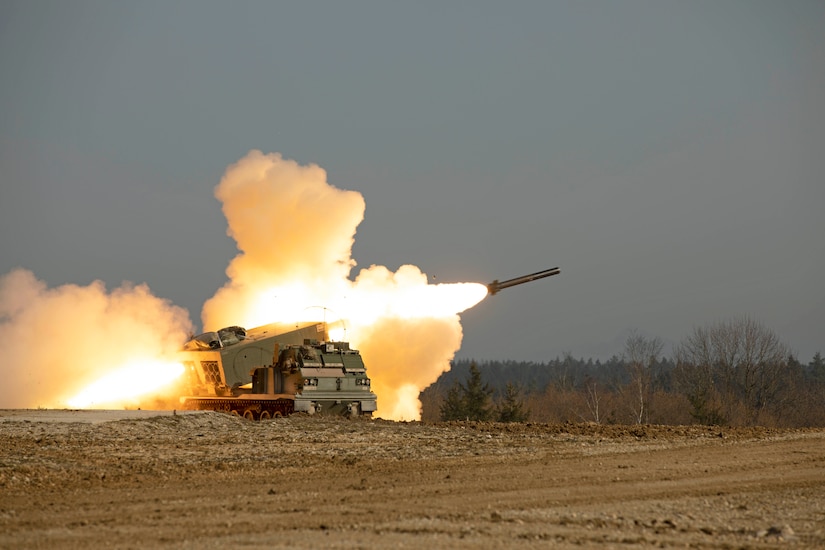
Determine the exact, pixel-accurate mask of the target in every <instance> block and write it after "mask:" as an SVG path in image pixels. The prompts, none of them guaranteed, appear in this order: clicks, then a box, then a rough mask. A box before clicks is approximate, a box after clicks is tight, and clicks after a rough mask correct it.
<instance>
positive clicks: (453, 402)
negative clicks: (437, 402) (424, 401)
mask: <svg viewBox="0 0 825 550" xmlns="http://www.w3.org/2000/svg"><path fill="white" fill-rule="evenodd" d="M466 417H467V415H466V413H465V411H464V392H463V391H462V388H461V385H460V384H459V383H458V382H455V383H453V386H452V387H451V388H450V389H449V390H447V397H446V398H445V399H444V402H443V403H442V404H441V420H443V421H445V422H448V421H450V420H464V419H465V418H466Z"/></svg>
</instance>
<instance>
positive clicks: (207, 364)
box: [181, 323, 377, 420]
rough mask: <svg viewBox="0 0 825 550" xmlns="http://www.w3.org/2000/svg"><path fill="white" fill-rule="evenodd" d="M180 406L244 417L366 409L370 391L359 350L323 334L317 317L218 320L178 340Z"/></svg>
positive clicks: (370, 408)
mask: <svg viewBox="0 0 825 550" xmlns="http://www.w3.org/2000/svg"><path fill="white" fill-rule="evenodd" d="M181 361H182V363H183V365H184V367H185V369H186V374H185V377H186V383H187V384H188V391H189V395H186V396H184V397H181V403H182V404H183V406H184V408H186V409H192V410H212V411H223V412H227V413H230V414H235V415H239V416H243V417H245V418H248V419H250V420H259V419H267V418H272V417H279V416H287V415H290V414H292V413H294V412H300V413H307V414H338V415H347V416H350V417H358V416H367V417H369V416H372V413H373V412H374V411H375V410H376V404H377V397H376V395H375V394H374V393H373V392H372V390H371V388H370V379H369V377H368V376H367V372H366V367H365V365H364V361H363V360H362V359H361V354H360V353H359V352H358V351H357V350H354V349H351V348H350V346H349V343H348V342H331V341H329V338H328V332H327V329H326V324H325V323H304V324H302V325H294V324H293V325H286V324H278V323H274V324H270V325H265V326H262V327H258V328H254V329H250V330H246V329H244V328H242V327H237V326H235V327H226V328H223V329H221V330H219V331H217V332H206V333H204V334H200V335H198V336H196V337H194V338H192V339H191V340H189V341H188V342H187V343H186V344H185V345H184V350H183V351H182V352H181Z"/></svg>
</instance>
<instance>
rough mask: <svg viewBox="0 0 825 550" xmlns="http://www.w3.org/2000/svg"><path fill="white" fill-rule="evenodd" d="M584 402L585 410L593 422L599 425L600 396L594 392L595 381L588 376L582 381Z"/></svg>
mask: <svg viewBox="0 0 825 550" xmlns="http://www.w3.org/2000/svg"><path fill="white" fill-rule="evenodd" d="M584 390H585V396H584V397H585V402H586V403H587V409H588V410H589V411H590V416H592V417H593V422H595V423H596V424H601V416H600V414H599V401H601V399H602V398H601V396H600V395H599V392H598V391H597V390H596V381H595V380H593V379H592V378H590V377H589V376H588V377H587V378H586V379H585V380H584Z"/></svg>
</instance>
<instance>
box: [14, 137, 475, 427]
mask: <svg viewBox="0 0 825 550" xmlns="http://www.w3.org/2000/svg"><path fill="white" fill-rule="evenodd" d="M215 196H216V197H217V198H218V200H219V201H220V202H221V203H222V206H223V212H224V214H225V216H226V220H227V222H228V234H229V236H230V237H232V238H233V239H235V241H236V243H237V246H238V250H239V253H238V255H237V256H236V257H235V258H234V259H232V260H231V262H230V263H229V266H228V267H227V270H226V273H227V275H228V278H229V280H228V282H227V283H226V284H225V285H224V286H223V287H222V288H220V289H219V290H218V291H217V292H216V293H215V295H214V296H213V297H212V298H210V299H209V300H208V301H207V302H206V303H205V304H204V306H203V311H202V320H203V326H204V330H207V331H208V330H216V329H218V328H221V327H224V326H230V325H242V326H246V327H247V328H253V327H257V326H261V325H265V324H269V323H274V322H300V321H321V320H323V321H325V322H327V325H328V327H329V328H330V333H331V337H332V338H334V339H342V340H343V339H346V340H349V341H350V342H351V343H352V344H353V345H354V346H355V347H357V348H360V349H361V352H362V355H363V357H364V361H365V362H366V364H367V366H368V370H369V374H370V377H371V378H372V380H373V389H374V390H375V392H376V393H377V394H378V400H379V401H378V407H379V409H378V415H379V416H381V417H384V418H391V419H417V418H419V416H420V410H419V407H420V403H419V401H418V394H419V392H420V391H421V390H422V389H423V388H425V387H426V386H427V385H429V384H430V383H432V382H434V381H435V380H436V379H437V378H438V376H439V375H440V374H441V373H442V372H444V371H445V370H448V369H449V368H450V360H451V359H452V357H453V355H454V354H455V352H456V351H457V350H458V349H459V347H460V345H461V337H462V333H461V324H460V320H459V317H458V314H459V313H461V312H462V311H464V310H465V309H467V308H469V307H472V306H473V305H475V304H476V303H478V302H479V301H480V300H482V299H483V298H484V296H486V294H487V291H486V287H485V286H484V285H480V284H477V283H454V284H438V285H431V284H428V281H427V277H426V275H425V274H424V273H422V272H421V270H419V269H418V268H417V267H415V266H411V265H405V266H401V267H400V268H399V269H398V270H397V271H395V272H392V271H390V270H389V269H387V268H386V267H383V266H375V265H373V266H370V267H369V268H368V269H363V270H361V271H360V272H359V273H358V275H357V277H355V279H354V280H351V279H350V278H349V277H350V272H351V270H352V269H353V268H354V267H355V262H354V261H353V259H352V257H351V256H352V245H353V242H354V238H355V230H356V228H357V227H358V224H360V223H361V221H362V219H363V217H364V208H365V205H364V199H363V197H362V196H361V194H360V193H358V192H355V191H346V190H342V189H338V188H336V187H334V186H332V185H330V184H329V183H327V176H326V172H325V171H324V170H323V169H321V168H320V167H318V166H315V165H309V166H301V165H299V164H298V163H296V162H295V161H292V160H287V159H284V158H283V157H281V155H279V154H274V153H273V154H268V155H265V154H263V153H261V152H260V151H251V152H250V153H249V154H247V156H246V157H244V158H242V159H241V160H240V161H238V162H237V163H236V164H234V165H232V166H230V167H229V168H228V169H227V171H226V174H225V175H224V177H223V179H222V180H221V182H220V184H219V185H218V186H217V187H216V189H215ZM0 330H2V334H3V335H4V344H3V346H2V347H0V361H2V367H0V368H2V369H3V381H4V383H3V384H2V386H0V404H1V405H2V406H3V407H12V408H25V407H65V406H67V405H69V406H72V407H78V408H86V407H95V406H98V407H99V406H130V405H131V406H137V405H138V404H139V403H140V402H139V401H138V399H141V398H145V396H146V395H149V396H151V397H150V398H149V399H152V400H155V399H161V398H163V397H165V396H168V397H170V398H173V397H176V396H177V395H179V394H175V387H174V385H172V381H173V380H175V379H176V378H177V377H179V376H180V373H181V372H182V370H183V367H182V366H181V365H180V364H179V363H176V362H175V354H176V352H178V351H179V350H180V348H181V345H182V344H183V342H184V341H185V339H186V336H187V335H188V334H189V333H191V330H192V326H191V322H190V321H189V318H188V315H187V312H186V311H185V310H184V309H182V308H179V307H177V306H175V305H173V304H172V303H170V302H168V301H167V300H164V299H161V298H158V297H156V296H154V295H152V293H151V291H150V290H149V288H148V287H147V286H146V285H145V284H144V285H133V284H130V283H125V284H123V286H121V287H119V288H116V289H114V290H113V291H111V292H108V291H107V290H106V288H105V286H104V284H103V283H102V282H100V281H95V282H93V283H91V284H90V285H88V286H85V287H84V286H77V285H63V286H60V287H57V288H48V287H47V286H46V284H45V283H43V282H42V281H39V280H37V278H36V277H35V276H34V274H32V273H31V272H30V271H26V270H23V269H18V270H15V271H12V272H10V273H8V274H6V275H4V276H3V277H2V278H0ZM164 384H165V386H164ZM159 387H163V389H162V390H161V389H159ZM119 392H124V393H123V395H120V394H119ZM164 392H165V393H164ZM148 404H149V406H152V405H154V406H156V407H160V406H163V405H162V404H161V403H160V402H158V401H149V402H148ZM143 406H147V402H146V401H145V400H144V402H143ZM167 406H169V405H167ZM172 406H173V405H172Z"/></svg>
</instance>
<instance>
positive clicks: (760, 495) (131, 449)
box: [0, 411, 825, 550]
mask: <svg viewBox="0 0 825 550" xmlns="http://www.w3.org/2000/svg"><path fill="white" fill-rule="evenodd" d="M38 414H39V416H38ZM50 414H51V415H52V416H49V415H50ZM54 415H55V413H53V412H48V411H31V412H30V414H22V413H14V412H11V411H5V412H0V548H61V549H62V548H68V549H72V548H82V549H84V550H85V549H88V548H97V547H106V548H159V547H174V548H205V547H216V548H223V547H230V546H231V547H240V548H272V547H276V548H278V547H284V548H286V547H289V548H314V549H317V548H387V547H407V548H427V547H429V548H502V547H519V548H522V547H536V548H539V547H541V548H546V547H548V546H550V545H553V546H554V547H561V548H564V547H573V546H601V547H627V548H631V547H647V546H690V547H699V548H738V547H753V548H768V547H788V546H793V547H804V548H808V547H811V548H812V547H825V430H821V429H820V430H793V431H790V430H781V431H780V430H766V429H742V430H732V429H719V428H705V427H664V426H639V427H617V426H596V425H579V424H575V425H562V426H556V425H536V424H528V425H520V424H514V425H502V424H476V423H466V424H464V423H457V424H437V425H426V424H420V423H394V422H386V421H380V420H373V421H368V420H346V419H330V418H314V417H291V418H287V419H277V420H268V421H264V422H260V423H258V422H249V421H246V420H243V419H238V418H233V417H230V416H228V415H224V414H220V413H199V414H187V415H182V414H177V415H171V414H170V413H168V412H167V413H166V414H165V415H164V416H157V417H152V416H151V414H150V413H146V412H144V413H143V414H142V415H136V417H133V418H128V419H125V420H119V421H108V422H107V421H105V420H107V418H106V417H99V416H97V417H96V416H93V415H91V413H87V414H85V415H84V414H82V413H71V412H68V411H67V412H64V413H62V415H61V414H57V415H56V416H54ZM72 415H74V416H72ZM66 420H68V421H66Z"/></svg>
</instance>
